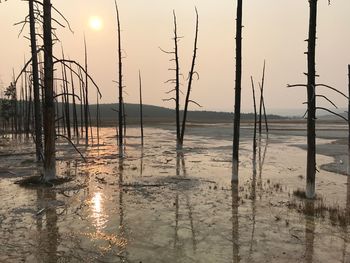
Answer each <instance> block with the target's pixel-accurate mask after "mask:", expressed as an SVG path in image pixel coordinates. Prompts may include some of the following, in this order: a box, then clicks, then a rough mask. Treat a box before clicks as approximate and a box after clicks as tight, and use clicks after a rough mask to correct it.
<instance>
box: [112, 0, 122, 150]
mask: <svg viewBox="0 0 350 263" xmlns="http://www.w3.org/2000/svg"><path fill="white" fill-rule="evenodd" d="M114 2H115V10H116V13H117V34H118V89H119V110H118V121H119V152H120V153H122V149H123V123H124V121H123V64H122V45H121V34H120V19H119V10H118V5H117V1H116V0H115V1H114Z"/></svg>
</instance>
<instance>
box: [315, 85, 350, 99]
mask: <svg viewBox="0 0 350 263" xmlns="http://www.w3.org/2000/svg"><path fill="white" fill-rule="evenodd" d="M316 87H324V88H328V89H330V90H333V91H335V92H337V93H339V94H340V95H342V96H344V97H345V98H347V99H349V97H348V96H346V95H345V94H344V93H343V92H341V91H340V90H337V89H336V88H333V87H331V86H329V85H325V84H316Z"/></svg>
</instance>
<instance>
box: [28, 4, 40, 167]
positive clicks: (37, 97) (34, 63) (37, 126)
mask: <svg viewBox="0 0 350 263" xmlns="http://www.w3.org/2000/svg"><path fill="white" fill-rule="evenodd" d="M28 4H29V24H30V46H31V53H32V74H33V76H32V78H33V89H34V112H35V114H34V116H35V149H36V158H37V161H41V159H42V158H41V157H42V150H43V145H42V144H43V142H42V118H41V102H40V85H39V70H38V54H37V44H36V30H35V14H34V0H29V1H28Z"/></svg>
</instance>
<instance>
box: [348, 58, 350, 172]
mask: <svg viewBox="0 0 350 263" xmlns="http://www.w3.org/2000/svg"><path fill="white" fill-rule="evenodd" d="M348 96H349V98H348V133H349V135H348V152H349V153H350V64H349V65H348ZM349 165H350V164H349ZM348 176H350V175H348Z"/></svg>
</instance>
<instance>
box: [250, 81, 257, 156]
mask: <svg viewBox="0 0 350 263" xmlns="http://www.w3.org/2000/svg"><path fill="white" fill-rule="evenodd" d="M250 80H251V82H252V91H253V104H254V135H253V153H254V155H255V154H256V126H257V125H256V122H257V113H256V101H255V88H254V81H253V77H250Z"/></svg>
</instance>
